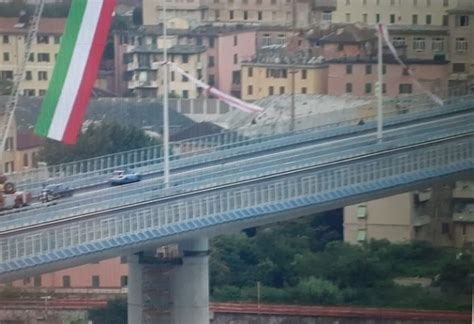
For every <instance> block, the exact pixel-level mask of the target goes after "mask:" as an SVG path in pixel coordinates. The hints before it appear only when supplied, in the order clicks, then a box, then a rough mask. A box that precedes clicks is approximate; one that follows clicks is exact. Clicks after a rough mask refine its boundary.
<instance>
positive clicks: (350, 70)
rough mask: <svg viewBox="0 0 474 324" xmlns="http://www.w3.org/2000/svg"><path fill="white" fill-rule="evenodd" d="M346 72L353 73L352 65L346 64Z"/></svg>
mask: <svg viewBox="0 0 474 324" xmlns="http://www.w3.org/2000/svg"><path fill="white" fill-rule="evenodd" d="M346 74H352V65H346Z"/></svg>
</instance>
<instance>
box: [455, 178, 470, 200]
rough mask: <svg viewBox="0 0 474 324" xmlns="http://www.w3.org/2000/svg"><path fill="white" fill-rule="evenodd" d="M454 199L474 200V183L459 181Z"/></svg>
mask: <svg viewBox="0 0 474 324" xmlns="http://www.w3.org/2000/svg"><path fill="white" fill-rule="evenodd" d="M453 198H460V199H463V198H464V199H474V181H457V182H456V186H455V187H454V189H453Z"/></svg>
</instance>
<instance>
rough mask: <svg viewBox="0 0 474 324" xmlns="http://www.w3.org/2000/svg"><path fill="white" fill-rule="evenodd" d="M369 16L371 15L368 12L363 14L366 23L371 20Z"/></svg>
mask: <svg viewBox="0 0 474 324" xmlns="http://www.w3.org/2000/svg"><path fill="white" fill-rule="evenodd" d="M368 16H369V15H368V14H366V13H364V14H362V21H363V22H364V23H367V22H368V20H369V18H368Z"/></svg>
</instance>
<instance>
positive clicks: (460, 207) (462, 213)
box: [453, 204, 474, 223]
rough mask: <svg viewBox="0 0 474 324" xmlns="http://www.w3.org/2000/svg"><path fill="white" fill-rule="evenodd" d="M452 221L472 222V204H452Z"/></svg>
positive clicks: (473, 212)
mask: <svg viewBox="0 0 474 324" xmlns="http://www.w3.org/2000/svg"><path fill="white" fill-rule="evenodd" d="M453 221H455V222H462V223H474V204H456V205H455V206H454V212H453Z"/></svg>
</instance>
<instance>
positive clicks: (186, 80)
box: [181, 71, 189, 82]
mask: <svg viewBox="0 0 474 324" xmlns="http://www.w3.org/2000/svg"><path fill="white" fill-rule="evenodd" d="M186 73H189V72H188V71H186ZM181 82H188V78H187V77H185V76H184V75H182V76H181Z"/></svg>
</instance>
